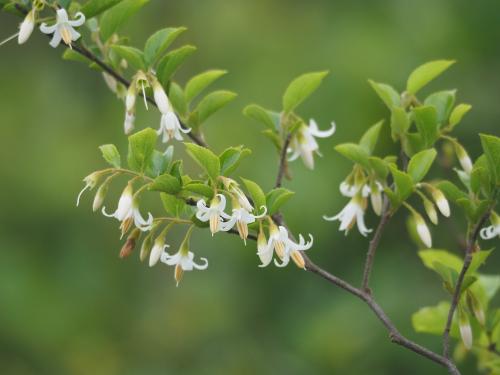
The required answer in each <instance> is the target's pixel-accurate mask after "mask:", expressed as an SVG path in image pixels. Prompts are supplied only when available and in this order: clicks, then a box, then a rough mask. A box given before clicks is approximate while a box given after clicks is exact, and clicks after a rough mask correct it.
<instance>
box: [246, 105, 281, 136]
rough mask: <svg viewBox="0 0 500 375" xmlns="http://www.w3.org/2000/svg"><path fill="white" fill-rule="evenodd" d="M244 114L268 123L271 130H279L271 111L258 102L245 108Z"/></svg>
mask: <svg viewBox="0 0 500 375" xmlns="http://www.w3.org/2000/svg"><path fill="white" fill-rule="evenodd" d="M243 114H244V115H245V116H247V117H250V118H253V119H254V120H256V121H258V122H261V123H262V124H264V125H266V126H267V127H268V128H269V129H271V130H273V131H274V130H277V126H276V123H275V121H274V119H273V116H272V114H271V111H268V110H267V109H265V108H263V107H261V106H260V105H257V104H250V105H247V106H246V107H245V109H243Z"/></svg>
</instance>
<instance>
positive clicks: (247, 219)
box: [221, 200, 267, 245]
mask: <svg viewBox="0 0 500 375" xmlns="http://www.w3.org/2000/svg"><path fill="white" fill-rule="evenodd" d="M261 210H262V211H263V212H262V214H260V215H253V214H252V213H251V212H249V211H248V210H247V209H246V208H244V207H241V206H240V204H239V201H237V200H235V201H233V213H232V215H231V217H230V219H229V220H228V221H226V222H224V223H222V224H221V229H222V230H223V231H228V230H230V229H231V228H233V227H234V226H235V225H236V229H237V230H238V233H239V235H240V237H241V239H242V240H243V241H244V242H245V245H246V243H247V238H248V224H252V223H255V220H256V219H261V218H263V217H264V216H265V215H266V214H267V208H266V207H265V206H262V207H261Z"/></svg>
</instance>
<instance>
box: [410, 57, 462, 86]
mask: <svg viewBox="0 0 500 375" xmlns="http://www.w3.org/2000/svg"><path fill="white" fill-rule="evenodd" d="M454 63H455V61H453V60H436V61H431V62H428V63H425V64H423V65H420V66H419V67H418V68H416V69H415V70H414V71H413V72H412V73H411V74H410V76H409V77H408V82H407V83H406V91H408V92H409V93H410V94H416V93H417V92H418V91H419V90H420V89H421V88H422V87H424V86H425V85H427V84H428V83H429V82H431V81H432V80H433V79H434V78H436V77H438V76H439V75H440V74H441V73H443V72H444V71H445V70H446V69H448V68H449V67H450V66H451V65H453V64H454Z"/></svg>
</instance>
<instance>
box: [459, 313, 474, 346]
mask: <svg viewBox="0 0 500 375" xmlns="http://www.w3.org/2000/svg"><path fill="white" fill-rule="evenodd" d="M457 315H458V328H459V330H460V336H461V337H462V342H463V343H464V346H465V348H466V349H468V350H470V349H472V343H473V336H472V327H471V325H470V321H469V317H468V315H467V313H466V312H465V309H464V308H463V307H462V306H458V309H457Z"/></svg>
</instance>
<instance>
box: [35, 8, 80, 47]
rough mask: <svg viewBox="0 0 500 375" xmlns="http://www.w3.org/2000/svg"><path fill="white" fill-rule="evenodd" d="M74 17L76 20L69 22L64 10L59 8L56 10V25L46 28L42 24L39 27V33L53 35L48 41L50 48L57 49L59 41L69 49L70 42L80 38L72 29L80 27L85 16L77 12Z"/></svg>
mask: <svg viewBox="0 0 500 375" xmlns="http://www.w3.org/2000/svg"><path fill="white" fill-rule="evenodd" d="M76 17H78V18H77V19H75V20H72V21H70V20H69V18H68V12H66V9H64V8H60V9H58V10H57V17H56V23H55V24H54V25H52V26H48V25H47V24H46V23H45V22H44V23H42V24H41V26H40V31H41V32H42V33H44V34H54V36H53V37H52V40H51V41H50V45H51V46H52V47H54V48H55V47H57V46H58V45H59V43H61V39H62V40H63V41H64V43H66V44H67V45H68V46H70V47H71V42H73V41H75V40H77V39H78V38H80V36H81V35H80V33H79V32H77V31H76V30H75V29H74V27H78V26H81V25H83V24H84V22H85V15H84V14H83V13H82V12H78V13H77V14H76Z"/></svg>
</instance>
